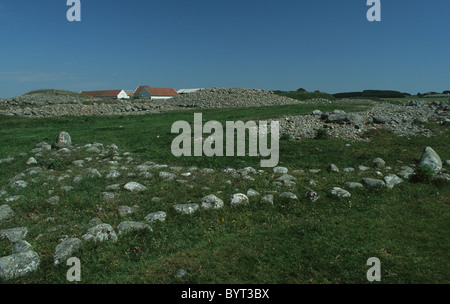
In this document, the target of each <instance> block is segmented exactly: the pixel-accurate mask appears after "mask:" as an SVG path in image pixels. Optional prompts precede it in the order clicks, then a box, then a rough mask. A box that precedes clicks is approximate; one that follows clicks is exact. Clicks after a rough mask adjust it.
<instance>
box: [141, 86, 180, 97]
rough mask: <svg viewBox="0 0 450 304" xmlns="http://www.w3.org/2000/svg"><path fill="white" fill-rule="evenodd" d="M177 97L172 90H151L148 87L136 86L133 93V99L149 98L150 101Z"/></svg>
mask: <svg viewBox="0 0 450 304" xmlns="http://www.w3.org/2000/svg"><path fill="white" fill-rule="evenodd" d="M175 96H178V93H177V92H176V91H175V90H174V89H170V88H151V87H149V86H138V87H137V89H136V90H135V91H134V97H135V98H150V99H170V98H173V97H175Z"/></svg>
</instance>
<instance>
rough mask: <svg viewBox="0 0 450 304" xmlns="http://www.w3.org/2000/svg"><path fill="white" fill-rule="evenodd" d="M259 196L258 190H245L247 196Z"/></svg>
mask: <svg viewBox="0 0 450 304" xmlns="http://www.w3.org/2000/svg"><path fill="white" fill-rule="evenodd" d="M258 196H260V194H259V192H258V191H256V190H253V189H248V190H247V197H258Z"/></svg>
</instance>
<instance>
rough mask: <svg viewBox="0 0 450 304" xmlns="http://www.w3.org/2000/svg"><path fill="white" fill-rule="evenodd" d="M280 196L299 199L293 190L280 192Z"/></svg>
mask: <svg viewBox="0 0 450 304" xmlns="http://www.w3.org/2000/svg"><path fill="white" fill-rule="evenodd" d="M280 198H282V199H288V200H297V195H295V194H294V193H292V192H283V193H281V194H280Z"/></svg>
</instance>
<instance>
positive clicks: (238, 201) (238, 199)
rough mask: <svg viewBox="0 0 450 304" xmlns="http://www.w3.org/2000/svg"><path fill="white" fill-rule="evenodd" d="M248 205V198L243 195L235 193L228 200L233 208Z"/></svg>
mask: <svg viewBox="0 0 450 304" xmlns="http://www.w3.org/2000/svg"><path fill="white" fill-rule="evenodd" d="M249 203H250V202H249V199H248V196H247V195H245V194H243V193H235V194H233V195H232V196H231V198H230V205H231V206H233V207H237V206H241V205H248V204H249Z"/></svg>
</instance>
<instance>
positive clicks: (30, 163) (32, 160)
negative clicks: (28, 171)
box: [27, 157, 38, 165]
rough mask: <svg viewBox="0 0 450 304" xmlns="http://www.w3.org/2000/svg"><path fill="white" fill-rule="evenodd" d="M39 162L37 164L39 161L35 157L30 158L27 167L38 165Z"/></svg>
mask: <svg viewBox="0 0 450 304" xmlns="http://www.w3.org/2000/svg"><path fill="white" fill-rule="evenodd" d="M37 163H38V162H37V160H36V158H34V157H30V158H29V159H28V160H27V165H36V164H37Z"/></svg>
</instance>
